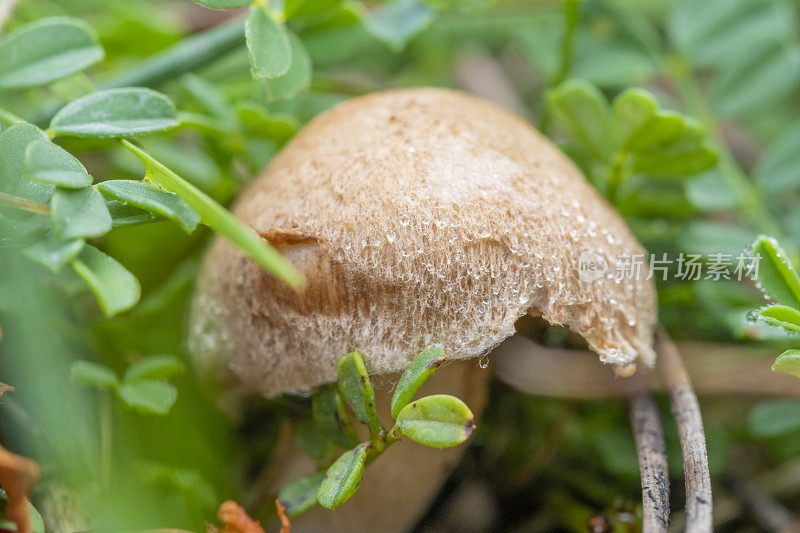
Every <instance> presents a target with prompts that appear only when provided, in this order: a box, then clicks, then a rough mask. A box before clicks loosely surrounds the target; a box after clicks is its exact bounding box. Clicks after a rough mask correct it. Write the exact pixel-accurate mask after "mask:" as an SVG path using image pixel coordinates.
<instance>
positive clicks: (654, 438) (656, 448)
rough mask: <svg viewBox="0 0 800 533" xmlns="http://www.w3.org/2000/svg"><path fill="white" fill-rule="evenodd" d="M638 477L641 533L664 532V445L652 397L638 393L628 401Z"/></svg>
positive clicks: (666, 507)
mask: <svg viewBox="0 0 800 533" xmlns="http://www.w3.org/2000/svg"><path fill="white" fill-rule="evenodd" d="M628 403H629V405H630V410H631V428H632V429H633V436H634V438H635V439H636V453H637V456H638V458H639V473H640V474H641V476H642V531H644V532H646V533H656V532H666V531H667V527H668V526H669V471H668V469H667V445H666V442H665V440H664V428H663V426H662V425H661V418H660V416H659V413H658V407H657V406H656V402H655V401H654V400H653V397H652V395H650V394H648V393H646V392H641V393H636V394H634V395H632V396H631V397H630V398H629V399H628Z"/></svg>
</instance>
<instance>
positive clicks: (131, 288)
mask: <svg viewBox="0 0 800 533" xmlns="http://www.w3.org/2000/svg"><path fill="white" fill-rule="evenodd" d="M72 268H73V269H74V270H75V272H76V273H77V274H78V275H79V276H80V277H81V278H83V280H84V281H85V282H86V284H87V285H89V288H90V289H91V290H92V292H93V293H94V295H95V298H97V303H98V304H99V305H100V309H102V310H103V312H104V313H105V314H106V316H113V315H116V314H117V313H120V312H122V311H125V310H127V309H130V308H131V307H133V306H134V305H136V302H138V301H139V296H140V293H141V288H140V286H139V280H137V279H136V277H135V276H134V275H133V274H131V273H130V272H128V270H127V269H126V268H125V267H124V266H122V265H121V264H119V263H118V262H117V261H116V260H114V259H113V258H111V257H109V256H107V255H106V254H104V253H103V252H101V251H100V250H98V249H97V248H95V247H94V246H84V247H83V250H81V253H80V254H79V255H78V257H77V258H76V259H74V260H73V261H72Z"/></svg>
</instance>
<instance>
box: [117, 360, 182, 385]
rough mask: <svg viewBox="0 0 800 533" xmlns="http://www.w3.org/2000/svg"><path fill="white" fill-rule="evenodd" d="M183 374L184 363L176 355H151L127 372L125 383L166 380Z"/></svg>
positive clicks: (136, 363) (133, 365)
mask: <svg viewBox="0 0 800 533" xmlns="http://www.w3.org/2000/svg"><path fill="white" fill-rule="evenodd" d="M181 372H183V362H182V361H181V360H180V359H178V358H177V357H175V356H174V355H151V356H149V357H144V358H142V359H139V360H138V361H136V362H135V363H133V364H132V365H131V366H129V367H128V369H127V370H126V371H125V381H126V382H127V381H136V380H140V379H164V378H168V377H171V376H174V375H175V374H180V373H181Z"/></svg>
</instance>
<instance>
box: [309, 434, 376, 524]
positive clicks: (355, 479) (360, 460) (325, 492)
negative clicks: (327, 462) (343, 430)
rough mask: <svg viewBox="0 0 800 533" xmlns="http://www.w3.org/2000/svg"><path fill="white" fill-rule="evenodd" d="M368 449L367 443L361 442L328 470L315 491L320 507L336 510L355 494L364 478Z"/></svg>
mask: <svg viewBox="0 0 800 533" xmlns="http://www.w3.org/2000/svg"><path fill="white" fill-rule="evenodd" d="M368 448H369V443H367V442H362V443H361V444H359V445H358V446H356V447H355V448H353V449H352V450H349V451H346V452H344V453H343V454H342V455H341V456H340V457H339V458H338V459H337V460H336V462H334V463H333V464H332V465H331V467H330V468H328V471H327V472H325V477H324V478H323V480H322V484H320V487H319V491H317V499H318V500H319V503H320V505H322V506H323V507H327V508H328V509H336V508H337V507H339V506H340V505H342V504H343V503H344V502H346V501H347V500H349V499H350V498H351V497H352V496H353V494H355V493H356V491H357V490H358V485H359V484H360V483H361V478H362V477H363V476H364V462H365V461H366V459H367V449H368Z"/></svg>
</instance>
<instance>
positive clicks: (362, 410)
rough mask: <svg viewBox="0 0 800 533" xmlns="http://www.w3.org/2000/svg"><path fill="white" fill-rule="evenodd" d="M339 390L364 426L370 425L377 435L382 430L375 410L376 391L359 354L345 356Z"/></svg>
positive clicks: (340, 366)
mask: <svg viewBox="0 0 800 533" xmlns="http://www.w3.org/2000/svg"><path fill="white" fill-rule="evenodd" d="M337 373H338V378H339V390H340V391H341V393H342V396H344V399H345V401H346V402H347V405H349V406H350V409H352V410H353V414H354V415H356V418H357V419H358V420H359V421H360V422H362V423H363V424H368V425H369V428H370V431H372V432H373V433H376V432H377V431H379V430H380V429H381V423H380V420H378V413H377V411H376V409H375V391H374V390H373V389H372V383H371V382H370V379H369V375H367V367H366V366H365V365H364V358H363V357H362V356H361V354H360V353H358V352H351V353H349V354H347V355H345V356H344V357H343V358H342V360H341V361H340V362H339V369H338V372H337Z"/></svg>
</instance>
